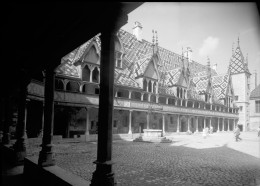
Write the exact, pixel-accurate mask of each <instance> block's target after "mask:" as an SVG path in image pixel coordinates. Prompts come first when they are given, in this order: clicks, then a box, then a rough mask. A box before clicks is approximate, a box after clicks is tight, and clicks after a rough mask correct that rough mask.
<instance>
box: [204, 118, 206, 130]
mask: <svg viewBox="0 0 260 186" xmlns="http://www.w3.org/2000/svg"><path fill="white" fill-rule="evenodd" d="M204 128H206V117H204Z"/></svg>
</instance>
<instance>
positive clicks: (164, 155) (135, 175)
mask: <svg viewBox="0 0 260 186" xmlns="http://www.w3.org/2000/svg"><path fill="white" fill-rule="evenodd" d="M241 137H242V139H243V140H242V141H240V142H235V141H234V138H233V135H232V133H221V134H220V133H219V134H217V133H214V134H212V135H209V136H208V137H207V138H206V139H203V138H202V137H201V135H189V136H187V135H174V136H171V138H172V139H173V143H171V144H169V143H140V142H131V141H125V140H119V141H114V143H113V161H115V165H114V166H113V168H114V172H115V174H116V180H117V183H118V185H129V186H148V185H160V186H164V185H165V186H166V185H169V186H172V185H180V186H182V185H187V186H196V185H206V186H210V185H217V186H220V185H223V186H232V185H234V186H239V185H241V186H242V185H244V186H246V185H249V186H251V185H252V186H253V185H260V158H259V156H258V153H259V149H260V139H258V138H257V137H256V134H255V133H242V135H241ZM169 138H170V137H169ZM251 148H254V149H256V150H250V149H251ZM39 150H40V148H39V144H34V145H30V146H29V148H28V156H34V155H37V156H38V153H39ZM54 151H55V159H56V164H57V165H58V166H60V167H62V168H63V169H66V170H68V171H71V172H72V173H74V174H76V175H78V176H80V177H82V178H84V179H86V180H89V181H90V180H91V178H92V173H93V172H94V170H95V165H94V164H93V161H95V160H96V152H97V146H96V143H95V142H89V143H83V142H77V141H75V140H64V141H62V142H60V143H56V144H55V147H54Z"/></svg>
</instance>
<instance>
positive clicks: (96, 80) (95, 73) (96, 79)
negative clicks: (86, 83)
mask: <svg viewBox="0 0 260 186" xmlns="http://www.w3.org/2000/svg"><path fill="white" fill-rule="evenodd" d="M92 82H94V83H99V71H98V68H97V67H95V69H94V70H93V72H92Z"/></svg>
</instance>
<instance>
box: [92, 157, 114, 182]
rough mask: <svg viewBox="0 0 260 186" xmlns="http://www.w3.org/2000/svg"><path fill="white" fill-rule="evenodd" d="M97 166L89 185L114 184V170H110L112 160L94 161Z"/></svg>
mask: <svg viewBox="0 0 260 186" xmlns="http://www.w3.org/2000/svg"><path fill="white" fill-rule="evenodd" d="M94 163H95V164H96V165H97V167H96V170H95V172H94V173H93V176H92V180H91V184H90V186H100V185H106V186H114V185H116V181H115V176H114V172H113V171H112V164H113V163H112V162H111V161H107V162H102V163H101V162H97V161H95V162H94Z"/></svg>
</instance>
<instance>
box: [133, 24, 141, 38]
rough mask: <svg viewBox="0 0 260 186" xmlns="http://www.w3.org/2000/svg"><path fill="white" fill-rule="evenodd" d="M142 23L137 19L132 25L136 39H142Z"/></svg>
mask: <svg viewBox="0 0 260 186" xmlns="http://www.w3.org/2000/svg"><path fill="white" fill-rule="evenodd" d="M142 28H143V27H142V25H141V23H139V22H138V21H136V22H135V24H134V27H133V35H134V36H135V37H136V39H137V40H138V41H142V40H143V38H142Z"/></svg>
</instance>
